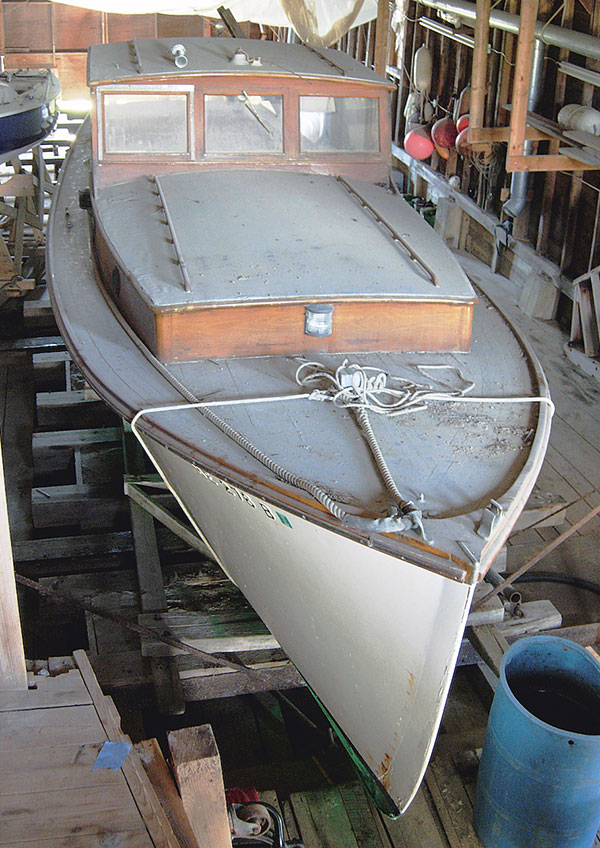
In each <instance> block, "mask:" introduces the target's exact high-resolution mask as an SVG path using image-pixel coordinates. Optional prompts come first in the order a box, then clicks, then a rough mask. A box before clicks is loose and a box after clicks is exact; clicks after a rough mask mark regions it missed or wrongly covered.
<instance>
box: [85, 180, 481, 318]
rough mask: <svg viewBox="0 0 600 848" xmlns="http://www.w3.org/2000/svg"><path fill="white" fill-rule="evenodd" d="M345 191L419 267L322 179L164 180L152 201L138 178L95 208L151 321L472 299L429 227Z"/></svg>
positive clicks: (383, 201) (393, 203)
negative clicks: (235, 311) (188, 313)
mask: <svg viewBox="0 0 600 848" xmlns="http://www.w3.org/2000/svg"><path fill="white" fill-rule="evenodd" d="M352 185H353V187H356V188H357V190H358V192H359V193H360V195H361V197H364V198H365V199H366V200H367V201H368V202H369V204H370V205H376V206H377V210H378V212H379V213H380V214H381V215H382V217H383V218H384V220H385V221H386V222H388V223H389V224H391V226H392V230H393V231H394V232H396V233H397V235H398V236H400V237H401V238H402V239H403V240H404V241H405V242H406V243H408V244H409V245H410V248H411V251H413V252H414V254H415V255H417V256H426V255H427V256H428V259H427V265H426V267H424V266H423V265H422V264H420V263H419V261H415V259H414V258H412V257H411V255H410V253H409V251H407V249H406V248H405V247H404V246H403V245H402V244H400V243H399V242H398V241H396V240H395V239H394V237H393V235H392V234H391V233H390V230H389V228H388V227H386V226H382V225H381V224H380V223H377V221H376V220H375V218H374V216H373V214H372V213H371V211H370V210H369V209H368V208H365V207H364V206H363V205H361V203H360V201H359V200H358V199H357V197H356V196H355V195H354V194H352V193H351V192H349V191H348V189H347V188H346V186H345V185H344V184H343V183H341V182H340V181H338V180H336V179H335V178H334V177H329V176H323V175H314V174H298V173H289V172H283V171H256V170H254V171H208V172H203V173H194V174H183V173H180V174H174V175H166V176H161V177H160V189H161V192H160V193H159V191H158V189H157V185H156V183H155V182H154V181H153V180H152V179H149V178H147V177H142V178H140V179H137V180H134V181H132V182H130V183H125V184H117V185H113V186H110V187H108V188H106V189H103V190H102V191H101V192H100V193H99V196H98V198H97V205H98V213H99V217H100V219H101V221H102V224H103V227H104V228H105V231H106V234H107V236H108V237H109V239H110V241H111V242H112V244H113V246H114V248H115V250H116V253H117V255H118V256H119V257H120V259H121V261H122V262H123V265H124V268H125V270H126V271H127V272H128V273H129V274H130V275H131V278H132V280H133V281H134V284H135V285H136V286H137V287H139V289H140V293H141V294H142V297H143V298H144V300H146V302H148V303H149V304H150V306H151V308H152V309H153V310H155V311H157V312H160V311H172V310H177V309H186V308H189V307H192V306H212V305H214V306H218V305H223V304H239V305H243V304H248V303H261V302H263V303H264V302H271V303H273V302H282V301H283V302H286V301H314V300H327V299H328V298H331V299H349V300H355V299H368V300H394V299H398V300H414V301H427V302H430V301H440V302H456V303H471V302H473V301H474V300H475V295H474V292H473V290H472V288H471V285H470V283H469V281H468V280H467V278H466V276H465V274H464V273H463V272H462V270H461V269H460V268H459V266H458V265H457V264H456V263H454V262H449V261H448V255H447V254H448V251H447V249H446V248H445V246H443V245H442V244H441V243H440V246H439V250H438V251H437V252H436V253H435V254H433V255H431V250H430V248H431V241H432V237H433V233H432V231H431V228H430V227H429V226H428V225H427V224H426V223H425V222H424V221H423V220H422V219H421V218H419V217H418V216H416V215H414V213H412V210H411V211H410V213H409V214H408V215H407V214H406V212H407V211H409V210H408V209H404V203H403V201H402V200H401V199H400V198H398V197H397V196H394V195H393V194H391V193H390V192H388V191H386V190H385V189H382V188H379V187H377V186H373V185H370V184H367V183H357V182H353V183H352ZM161 194H162V198H161ZM163 201H164V203H163ZM165 205H166V212H165ZM403 213H404V214H403ZM173 231H175V239H174V238H173ZM182 263H183V265H184V267H185V274H186V275H187V276H188V277H189V288H190V291H186V290H185V282H186V281H185V279H184V274H182V270H181V264H182ZM177 265H179V266H180V267H179V269H178V267H177ZM437 282H439V284H436V283H437Z"/></svg>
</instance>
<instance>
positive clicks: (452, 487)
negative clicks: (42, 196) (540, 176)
mask: <svg viewBox="0 0 600 848" xmlns="http://www.w3.org/2000/svg"><path fill="white" fill-rule="evenodd" d="M88 68H89V71H88V73H89V84H90V87H91V90H92V99H93V111H92V116H91V123H90V124H89V125H87V126H84V128H83V129H82V131H81V134H80V136H79V138H78V140H77V141H76V143H75V145H74V147H73V148H72V150H71V152H70V154H69V158H68V160H67V162H66V163H65V166H64V168H63V171H62V177H61V183H60V186H59V189H58V192H57V194H56V195H55V201H54V205H53V212H52V221H51V231H50V238H49V251H48V264H49V278H50V285H51V292H52V298H53V303H54V307H55V311H56V315H57V319H58V321H59V324H60V327H61V331H62V333H63V335H64V338H65V340H66V342H67V344H68V346H69V348H70V350H71V352H72V354H73V356H74V358H75V360H76V362H77V363H78V364H79V366H80V367H81V369H82V370H83V372H84V373H85V375H86V377H87V379H88V380H89V382H90V383H91V384H92V385H93V386H94V387H95V389H96V390H97V391H98V392H99V393H100V394H101V396H102V397H103V398H104V399H105V400H106V401H107V402H108V403H109V404H110V405H111V406H113V407H114V408H115V409H116V410H117V411H118V412H119V414H120V415H122V416H123V417H124V418H126V419H128V420H129V421H131V422H132V427H133V430H134V432H135V433H136V435H137V436H138V438H139V439H140V441H141V443H142V444H143V446H144V448H145V450H146V451H147V453H148V455H149V456H150V457H151V458H152V461H153V462H154V464H155V466H156V468H157V469H158V470H159V471H160V474H161V475H162V476H163V478H164V480H165V481H166V482H167V483H168V485H169V487H170V488H171V490H172V491H173V493H174V494H175V496H176V497H177V499H178V500H179V502H180V503H181V505H182V506H183V508H184V510H185V511H186V513H187V515H188V516H189V518H190V520H191V521H192V522H193V524H194V526H195V527H196V528H197V530H198V533H199V534H200V535H201V536H202V538H203V539H204V540H205V541H206V544H207V545H208V546H209V547H210V549H211V550H212V551H213V552H214V556H215V559H216V560H217V561H218V562H219V563H220V564H221V565H222V567H223V569H224V571H225V572H226V573H227V574H228V575H229V576H230V577H231V579H232V580H233V581H234V582H235V583H236V584H237V585H238V586H239V588H240V589H241V590H242V592H243V593H244V594H245V595H246V597H247V598H248V599H249V601H250V602H251V604H252V605H253V606H254V608H255V609H256V611H257V612H258V614H259V615H260V616H261V618H262V619H263V620H264V622H265V623H266V624H267V626H268V627H269V628H270V630H271V631H272V633H273V634H274V635H275V636H276V637H277V639H278V640H279V641H280V643H281V645H282V646H283V648H284V649H285V650H286V652H287V653H288V655H289V656H290V658H291V659H292V660H293V662H294V663H295V664H296V665H297V667H298V669H299V670H300V672H301V673H302V675H303V676H304V677H305V679H306V681H307V683H308V685H309V686H310V688H311V689H312V691H313V693H314V694H315V696H316V697H317V699H318V700H319V702H320V704H321V705H322V707H323V709H324V710H325V711H326V712H327V714H328V716H329V717H330V720H331V721H332V723H333V724H334V726H335V728H336V730H337V731H338V732H339V733H340V735H341V736H342V737H343V738H344V740H345V742H346V744H347V746H348V748H349V749H350V750H351V752H352V756H353V757H354V761H355V763H356V764H357V766H358V767H359V769H360V770H361V771H362V773H363V775H364V776H365V777H366V779H368V780H370V781H371V783H372V788H374V790H375V794H376V795H377V798H378V802H379V804H380V805H381V807H382V808H383V809H384V810H385V811H386V812H387V813H389V814H391V815H397V814H398V813H400V812H402V811H403V810H405V809H406V807H407V806H408V804H409V803H410V801H411V799H412V797H413V795H414V793H415V792H416V790H417V788H418V785H419V783H420V780H421V778H422V775H423V773H424V770H425V767H426V764H427V760H428V758H429V755H430V752H431V749H432V746H433V742H434V739H435V735H436V732H437V728H438V726H439V722H440V717H441V713H442V710H443V707H444V702H445V699H446V695H447V692H448V688H449V685H450V681H451V678H452V674H453V670H454V666H455V663H456V658H457V654H458V650H459V646H460V643H461V639H462V636H463V630H464V626H465V621H466V618H467V614H468V611H469V606H470V603H471V598H472V594H473V590H474V586H475V584H476V583H477V582H478V581H480V580H481V579H482V577H483V575H484V574H485V572H486V570H487V569H488V568H489V566H490V564H491V563H492V561H493V559H494V557H495V556H496V554H497V553H498V552H499V550H500V549H501V547H502V545H503V544H504V542H505V540H506V537H507V535H508V533H509V531H510V529H511V527H512V526H513V524H514V522H515V521H516V519H517V517H518V515H519V513H520V512H521V510H522V508H523V505H524V504H525V501H526V499H527V497H528V495H529V493H530V491H531V489H532V487H533V485H534V482H535V479H536V476H537V474H538V471H539V468H540V465H541V462H542V459H543V455H544V452H545V448H546V444H547V440H548V435H549V428H550V420H551V416H552V405H551V401H550V399H549V395H548V389H547V385H546V382H545V379H544V376H543V374H542V372H541V370H540V368H539V365H538V363H537V361H536V360H535V358H534V357H533V356H532V354H531V353H530V351H529V350H528V348H527V347H526V345H525V343H524V342H523V341H522V340H521V339H520V338H519V337H518V336H517V335H516V334H515V332H514V330H513V329H511V327H510V326H509V325H508V323H507V322H506V320H505V319H504V318H503V317H502V315H501V314H500V313H499V312H498V311H497V310H496V309H495V308H494V307H493V304H491V303H490V302H489V301H488V300H487V299H486V298H485V297H484V296H482V295H479V298H477V296H476V294H475V292H474V291H473V289H472V287H471V285H470V283H469V281H468V279H467V278H466V276H465V274H464V273H463V271H462V270H461V268H460V267H459V265H458V263H457V262H456V261H455V259H454V257H453V256H452V254H451V253H450V252H449V250H448V249H447V248H446V247H445V246H444V245H443V244H442V243H441V241H440V240H439V239H438V237H437V236H436V235H435V233H434V231H433V230H432V229H431V228H430V227H429V226H428V225H427V224H426V223H425V222H424V221H423V219H422V218H420V217H419V216H418V215H417V214H416V213H415V212H414V211H413V210H412V209H411V208H410V207H409V206H408V204H407V203H405V202H404V200H403V199H402V198H401V197H399V196H397V194H395V193H394V191H393V190H392V185H391V180H390V161H391V160H390V119H389V97H390V85H389V84H388V82H387V81H386V80H384V79H382V78H380V77H378V76H376V75H375V74H374V73H373V72H372V71H370V70H368V69H366V68H365V67H363V66H362V65H360V64H358V63H356V62H354V61H353V60H352V59H350V58H349V57H348V56H346V55H344V54H338V53H336V52H335V51H331V50H323V51H317V50H314V49H311V48H309V47H306V46H303V45H281V44H275V43H272V42H259V41H244V40H239V41H238V40H235V39H228V38H222V39H195V38H189V39H184V42H183V44H182V45H181V44H176V43H175V41H174V40H173V39H160V40H152V41H138V42H133V43H129V44H127V43H122V44H106V45H103V46H98V47H92V48H91V51H90V56H89V65H88Z"/></svg>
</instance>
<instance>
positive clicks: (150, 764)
mask: <svg viewBox="0 0 600 848" xmlns="http://www.w3.org/2000/svg"><path fill="white" fill-rule="evenodd" d="M134 747H135V749H136V751H137V753H138V755H139V757H140V760H141V763H142V765H143V767H144V769H145V771H146V774H147V775H148V778H149V779H150V782H151V784H152V786H153V787H154V791H155V792H156V794H157V796H158V799H159V801H160V803H161V805H162V807H163V809H164V811H165V813H166V814H167V818H168V819H169V822H170V824H171V827H172V828H173V833H174V834H175V836H176V837H177V839H178V840H179V842H180V844H181V848H198V841H197V839H196V837H195V836H194V831H193V830H192V827H191V825H190V821H189V819H188V817H187V814H186V812H185V808H184V806H183V802H182V800H181V797H180V795H179V793H178V792H177V787H176V785H175V781H174V780H173V775H172V774H171V772H170V771H169V767H168V765H167V764H166V762H165V758H164V757H163V754H162V751H161V749H160V745H159V744H158V742H157V741H156V739H144V740H142V741H141V742H137V743H136V744H135V746H134Z"/></svg>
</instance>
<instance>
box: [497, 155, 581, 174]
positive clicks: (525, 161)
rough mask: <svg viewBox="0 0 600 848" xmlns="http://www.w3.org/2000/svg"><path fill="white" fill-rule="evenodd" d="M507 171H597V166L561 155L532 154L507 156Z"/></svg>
mask: <svg viewBox="0 0 600 848" xmlns="http://www.w3.org/2000/svg"><path fill="white" fill-rule="evenodd" d="M506 170H507V171H597V170H598V166H597V165H586V163H585V162H580V161H579V160H578V159H572V158H571V157H570V156H565V155H563V154H562V153H546V154H532V155H531V156H522V155H521V156H508V157H507V159H506Z"/></svg>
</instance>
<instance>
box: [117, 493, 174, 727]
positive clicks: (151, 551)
mask: <svg viewBox="0 0 600 848" xmlns="http://www.w3.org/2000/svg"><path fill="white" fill-rule="evenodd" d="M129 512H130V516H131V530H132V533H133V545H134V550H135V560H136V573H137V579H138V586H139V590H140V603H141V606H142V611H143V612H144V613H156V612H162V611H163V610H166V609H167V596H166V594H165V587H164V582H163V575H162V570H161V566H160V556H159V553H158V544H157V542H156V531H155V528H154V519H153V518H152V516H151V515H149V514H148V513H147V512H146V511H145V509H143V508H142V507H141V506H139V504H137V503H135V501H132V500H130V501H129ZM143 641H144V640H143V637H142V645H143ZM150 667H151V670H152V680H153V682H154V693H155V695H156V702H157V706H158V709H159V712H160V713H162V714H163V715H181V714H182V713H184V712H185V701H184V699H183V690H182V688H181V681H180V679H179V672H178V670H177V663H176V660H175V657H172V656H166V657H152V658H151V659H150Z"/></svg>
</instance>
